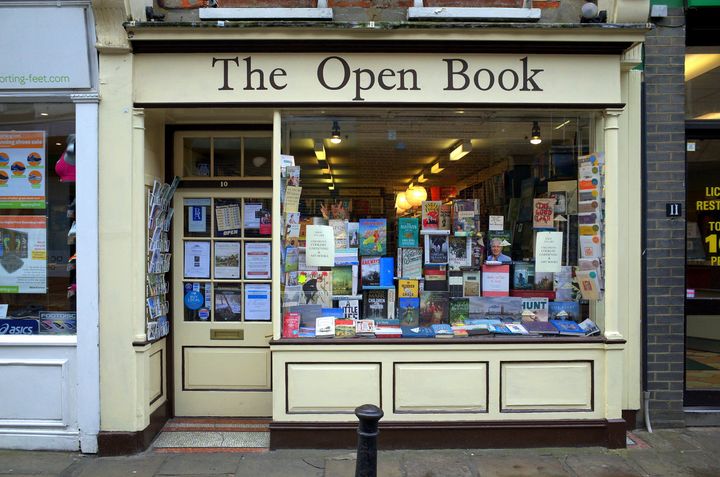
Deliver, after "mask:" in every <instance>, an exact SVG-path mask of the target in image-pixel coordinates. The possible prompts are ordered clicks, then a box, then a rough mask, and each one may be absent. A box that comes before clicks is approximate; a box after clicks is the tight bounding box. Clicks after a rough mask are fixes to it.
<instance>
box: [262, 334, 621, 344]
mask: <svg viewBox="0 0 720 477" xmlns="http://www.w3.org/2000/svg"><path fill="white" fill-rule="evenodd" d="M520 343H522V344H558V343H567V344H578V343H588V344H601V343H603V344H604V343H609V341H608V340H606V339H605V337H603V336H552V337H547V338H543V337H537V336H529V337H522V336H517V337H515V336H512V337H509V336H495V335H488V336H474V337H467V338H281V339H278V340H272V341H270V345H271V346H276V345H282V346H292V345H399V344H424V345H428V344H429V345H433V346H436V345H443V344H447V345H466V344H520ZM613 343H616V341H613Z"/></svg>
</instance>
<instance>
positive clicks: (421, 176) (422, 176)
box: [417, 174, 427, 184]
mask: <svg viewBox="0 0 720 477" xmlns="http://www.w3.org/2000/svg"><path fill="white" fill-rule="evenodd" d="M417 181H418V182H419V183H421V184H422V183H423V182H427V178H426V177H425V174H420V175H419V176H418V178H417Z"/></svg>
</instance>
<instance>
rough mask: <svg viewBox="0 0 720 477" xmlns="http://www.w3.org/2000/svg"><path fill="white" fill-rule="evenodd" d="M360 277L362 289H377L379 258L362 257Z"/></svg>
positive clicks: (378, 282) (378, 283)
mask: <svg viewBox="0 0 720 477" xmlns="http://www.w3.org/2000/svg"><path fill="white" fill-rule="evenodd" d="M360 276H361V278H362V286H363V287H379V286H380V257H362V258H361V259H360Z"/></svg>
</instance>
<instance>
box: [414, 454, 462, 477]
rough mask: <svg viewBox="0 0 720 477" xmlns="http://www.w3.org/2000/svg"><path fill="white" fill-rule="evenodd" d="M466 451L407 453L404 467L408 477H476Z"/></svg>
mask: <svg viewBox="0 0 720 477" xmlns="http://www.w3.org/2000/svg"><path fill="white" fill-rule="evenodd" d="M468 457H469V455H468V453H467V452H466V451H460V450H455V451H446V450H425V451H406V452H405V453H404V455H403V456H402V461H401V462H402V467H403V470H404V472H405V475H406V476H407V477H475V476H476V472H475V469H474V468H473V466H472V463H471V462H470V459H469V458H468Z"/></svg>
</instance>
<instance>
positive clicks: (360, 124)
mask: <svg viewBox="0 0 720 477" xmlns="http://www.w3.org/2000/svg"><path fill="white" fill-rule="evenodd" d="M588 116H589V115H588V114H587V113H581V114H574V113H562V112H554V113H553V114H549V113H547V114H546V113H539V112H537V113H522V112H513V111H507V112H488V111H418V110H404V111H382V112H379V111H377V112H373V111H365V112H358V111H347V110H345V111H343V112H336V113H333V112H320V114H318V113H315V112H313V113H292V112H290V113H287V114H286V115H285V116H284V121H283V127H284V128H285V134H286V140H287V139H289V144H290V149H289V153H290V154H292V155H293V156H295V163H296V164H298V165H300V166H302V169H301V171H302V180H303V185H304V186H305V187H308V186H309V187H312V186H326V185H328V183H329V182H330V180H329V178H328V177H327V176H326V175H323V173H322V167H323V166H322V165H323V163H322V162H319V161H318V160H317V158H316V156H315V154H314V150H313V144H314V141H318V140H319V141H322V142H323V144H324V146H325V151H326V155H327V159H328V163H329V164H330V167H331V170H332V174H333V177H334V180H335V184H336V186H339V187H343V186H345V187H382V188H384V189H386V191H392V190H400V189H403V188H405V187H407V185H408V184H409V182H410V181H411V180H412V179H413V178H415V177H417V176H418V175H419V174H420V173H424V174H425V177H426V178H427V179H429V180H428V182H426V183H424V184H423V185H426V186H433V185H437V186H453V185H457V184H458V183H460V182H462V181H463V180H465V179H466V178H468V177H469V176H472V175H473V174H477V173H478V172H479V171H481V170H483V169H485V168H488V167H490V166H492V165H493V164H496V163H497V162H500V161H505V160H511V161H513V163H515V164H518V163H532V162H534V161H535V160H536V159H540V158H542V157H546V154H544V153H546V152H547V151H548V150H549V148H550V146H551V144H552V145H561V144H562V145H566V144H572V143H573V142H574V139H575V135H576V131H577V128H578V124H580V125H581V127H584V128H585V130H584V131H583V132H582V134H581V136H583V137H586V138H587V137H588V131H587V128H588V124H589V121H588V120H587V117H588ZM534 120H537V121H539V125H540V129H541V133H542V136H543V139H544V140H543V143H542V144H540V145H538V146H533V145H531V144H530V143H529V136H530V134H531V130H532V125H533V121H534ZM333 121H337V122H338V125H339V126H340V130H341V137H342V138H343V141H342V143H340V144H332V143H331V142H330V141H329V137H330V132H331V129H332V124H333ZM559 126H560V127H559ZM556 128H557V129H556ZM467 140H469V141H471V142H472V151H471V152H470V153H469V154H467V155H466V156H465V157H463V158H462V159H461V160H459V161H454V162H450V161H449V160H448V155H449V153H450V151H451V150H452V149H453V148H455V147H456V146H457V145H459V144H460V143H461V142H462V141H467ZM438 160H440V161H441V162H442V164H443V165H442V167H444V170H443V171H442V172H441V173H439V174H431V173H430V167H431V165H432V164H434V163H436V162H437V161H438Z"/></svg>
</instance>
